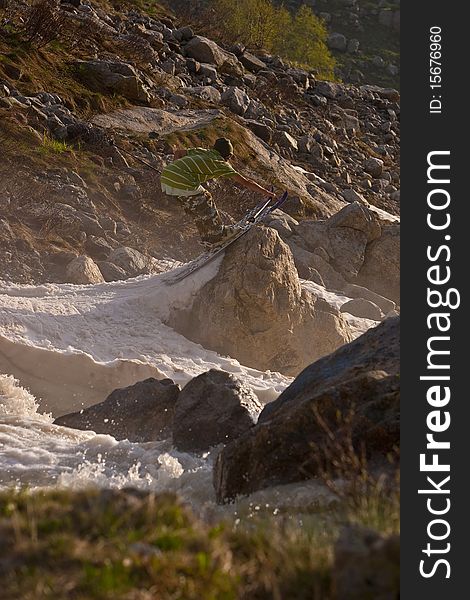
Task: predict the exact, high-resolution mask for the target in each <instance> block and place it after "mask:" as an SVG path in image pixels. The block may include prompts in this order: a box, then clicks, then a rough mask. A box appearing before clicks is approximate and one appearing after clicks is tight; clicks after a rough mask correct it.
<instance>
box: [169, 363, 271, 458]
mask: <svg viewBox="0 0 470 600" xmlns="http://www.w3.org/2000/svg"><path fill="white" fill-rule="evenodd" d="M261 409H262V406H261V405H260V403H259V400H258V398H257V396H256V395H255V393H254V392H253V391H252V390H251V389H250V388H249V387H247V386H246V385H244V384H243V383H242V382H241V381H239V380H238V379H237V378H236V377H235V376H234V375H232V374H231V373H226V372H224V371H217V370H215V369H211V370H210V371H208V372H207V373H203V374H202V375H199V376H198V377H195V378H194V379H192V380H191V381H190V382H189V383H187V384H186V386H185V387H184V388H183V391H182V392H181V394H180V395H179V397H178V401H177V403H176V407H175V413H174V421H173V443H174V445H175V447H176V448H178V450H183V451H186V452H202V451H204V450H208V449H209V448H210V447H212V446H216V445H217V444H220V443H225V444H226V443H227V442H229V441H232V440H234V439H236V438H237V437H238V436H239V435H241V434H242V433H244V432H245V431H246V430H247V429H249V428H250V427H252V426H253V425H254V423H256V421H257V420H258V416H259V413H260V412H261Z"/></svg>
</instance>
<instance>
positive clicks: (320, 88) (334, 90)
mask: <svg viewBox="0 0 470 600" xmlns="http://www.w3.org/2000/svg"><path fill="white" fill-rule="evenodd" d="M340 91H341V88H340V86H339V85H338V84H337V83H333V82H332V81H318V82H317V84H316V86H315V93H317V94H320V95H321V96H324V97H325V98H329V99H330V100H333V99H334V98H336V97H337V96H338V95H339V94H340Z"/></svg>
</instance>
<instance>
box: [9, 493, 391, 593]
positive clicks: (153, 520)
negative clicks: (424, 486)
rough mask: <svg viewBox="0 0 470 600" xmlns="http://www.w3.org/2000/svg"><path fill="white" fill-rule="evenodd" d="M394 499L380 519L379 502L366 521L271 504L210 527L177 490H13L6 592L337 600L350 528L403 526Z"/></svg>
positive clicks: (346, 513) (347, 510)
mask: <svg viewBox="0 0 470 600" xmlns="http://www.w3.org/2000/svg"><path fill="white" fill-rule="evenodd" d="M384 503H385V504H387V501H386V499H385V497H384V496H383V495H382V496H381V499H380V505H381V507H380V510H379V512H380V513H381V515H382V516H381V518H380V519H378V518H377V516H378V515H374V514H372V513H374V512H375V511H376V508H377V503H376V500H372V501H371V502H369V503H364V505H363V508H365V509H366V510H367V511H368V512H369V514H368V517H367V518H365V519H364V517H365V515H364V514H362V515H361V514H359V513H358V514H356V515H354V514H353V513H354V512H355V511H356V509H354V511H351V506H350V505H347V504H343V503H340V504H339V505H338V506H337V507H336V508H335V510H334V511H333V512H331V511H328V512H325V510H324V509H323V512H322V511H320V512H314V513H310V514H308V513H304V514H302V515H299V514H297V515H295V514H289V512H288V511H280V512H279V514H277V515H276V516H274V515H273V512H272V508H271V509H264V511H263V510H260V511H258V512H256V513H255V516H253V515H252V514H246V513H245V514H243V513H241V514H240V513H239V515H238V517H239V518H238V519H237V520H236V521H234V520H233V517H231V518H227V519H226V520H225V521H222V522H219V523H217V524H214V523H211V524H209V523H206V522H204V521H201V520H200V519H198V518H196V517H195V516H194V514H193V513H192V512H191V511H190V510H189V508H188V507H186V506H185V505H183V504H182V503H181V501H179V500H178V499H177V498H176V497H175V496H173V495H170V494H161V495H158V496H155V495H153V494H149V493H144V492H139V491H137V490H123V491H109V490H107V491H103V490H102V491H98V490H95V489H89V490H87V491H79V492H72V491H66V490H62V491H58V490H50V491H47V492H36V493H30V492H28V491H27V490H23V491H10V492H3V493H2V494H0V537H1V538H2V545H1V547H0V571H1V572H2V598H4V599H5V600H13V599H15V600H16V599H17V598H22V599H24V600H33V599H34V600H42V599H43V598H44V599H45V598H51V599H52V598H54V599H59V600H60V599H66V598H67V599H69V598H71V599H80V600H81V599H83V600H85V599H87V600H93V599H100V600H101V599H103V600H105V599H106V600H108V599H109V600H111V599H112V600H120V599H126V600H127V599H129V600H131V599H134V598H142V599H147V598H148V599H149V600H150V599H154V598H158V599H159V600H170V599H171V600H175V599H181V600H202V599H204V600H236V599H244V600H248V599H253V600H255V599H256V600H272V599H278V598H279V599H282V600H291V599H292V600H307V599H308V600H315V599H318V600H327V599H328V598H331V597H332V561H333V544H334V541H335V539H336V538H337V535H338V532H339V529H340V527H341V526H342V525H343V524H344V523H346V522H361V523H365V524H367V525H371V524H372V523H378V524H379V525H381V526H382V527H384V529H385V531H386V532H393V531H396V522H395V521H394V519H392V521H390V520H389V519H390V514H389V513H387V511H388V510H390V509H392V510H393V512H394V511H395V510H396V507H395V506H392V505H390V507H388V508H386V509H385V510H384V506H383V505H384ZM392 504H393V503H392ZM227 514H230V513H227ZM384 515H387V516H386V517H385V520H384V519H383V517H384ZM394 518H395V517H394ZM387 520H388V521H387Z"/></svg>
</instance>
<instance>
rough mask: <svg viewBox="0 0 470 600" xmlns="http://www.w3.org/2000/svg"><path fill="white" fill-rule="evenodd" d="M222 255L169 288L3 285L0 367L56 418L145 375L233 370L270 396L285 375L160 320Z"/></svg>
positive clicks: (186, 298) (159, 281) (181, 377)
mask: <svg viewBox="0 0 470 600" xmlns="http://www.w3.org/2000/svg"><path fill="white" fill-rule="evenodd" d="M220 260H221V259H219V260H215V261H214V262H213V263H212V264H210V265H208V266H207V267H206V268H204V269H201V270H200V271H199V272H198V273H197V274H195V275H193V276H192V277H189V278H187V279H186V280H184V281H182V282H181V283H178V284H175V285H172V286H169V285H166V283H165V281H166V278H167V277H168V274H166V273H163V274H160V275H154V276H142V277H138V278H135V279H132V280H127V281H120V282H116V283H107V284H100V285H91V286H90V285H88V286H78V285H71V284H61V285H56V284H48V285H42V286H37V287H34V286H19V285H15V284H5V285H4V286H3V289H0V312H1V314H0V372H4V373H11V374H13V375H15V376H16V377H18V378H19V379H20V381H21V383H22V384H23V385H25V386H26V387H28V388H29V389H30V390H31V391H32V392H33V393H34V395H35V396H36V397H38V398H39V404H40V406H41V408H43V409H46V410H48V411H51V412H52V413H53V414H54V415H55V416H57V415H60V414H64V413H67V412H70V411H71V410H77V409H79V408H81V407H83V406H89V405H91V404H95V403H96V402H100V401H102V400H104V398H105V397H106V396H107V394H109V393H110V392H111V391H112V390H113V389H116V388H117V387H123V386H126V385H130V384H132V383H135V382H136V381H139V380H142V379H144V378H146V377H151V376H153V377H156V378H158V379H161V378H163V377H170V378H172V379H173V380H174V381H175V382H176V383H179V384H181V385H184V384H185V383H186V382H187V381H189V379H191V378H193V377H194V376H196V375H199V374H200V373H202V372H204V371H207V370H209V369H210V368H219V369H223V370H225V371H229V372H232V373H235V374H237V375H238V376H239V377H241V378H242V379H244V380H245V381H246V383H248V384H249V385H250V386H251V387H253V389H254V390H255V391H256V393H257V394H258V395H259V397H260V399H261V400H262V401H263V402H267V401H270V400H272V399H274V398H275V397H276V396H277V395H278V394H279V393H280V392H281V391H282V390H283V389H284V388H285V387H286V386H287V385H288V383H289V382H290V379H289V378H287V377H284V376H282V375H279V374H277V373H269V372H268V373H262V372H260V371H257V370H256V369H251V368H248V367H244V366H243V365H240V363H239V362H238V361H236V360H234V359H232V358H225V357H222V356H219V355H218V354H216V353H215V352H212V351H208V350H205V349H204V348H202V347H201V346H199V345H198V344H195V343H193V342H191V341H189V340H187V339H186V338H184V337H183V336H181V335H179V334H177V333H176V332H175V331H173V330H172V329H170V328H169V327H167V326H166V325H164V324H163V321H164V320H165V319H167V318H168V315H169V312H170V310H171V309H172V308H175V309H177V308H184V307H186V306H189V305H190V304H191V302H192V299H193V297H194V294H195V293H196V292H197V291H198V290H199V289H200V288H201V286H202V285H204V284H205V283H206V282H207V281H208V280H209V279H211V278H212V277H213V276H214V275H215V273H216V272H217V269H218V266H219V263H220ZM173 272H174V271H173Z"/></svg>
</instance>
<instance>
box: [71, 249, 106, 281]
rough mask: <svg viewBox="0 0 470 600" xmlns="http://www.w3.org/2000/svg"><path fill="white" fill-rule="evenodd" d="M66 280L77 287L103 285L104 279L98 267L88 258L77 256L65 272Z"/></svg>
mask: <svg viewBox="0 0 470 600" xmlns="http://www.w3.org/2000/svg"><path fill="white" fill-rule="evenodd" d="M65 274H66V277H67V280H68V281H69V282H70V283H75V284H77V285H83V284H92V283H103V282H104V278H103V275H102V274H101V271H100V270H99V268H98V265H97V264H96V263H95V261H94V260H93V259H91V258H90V257H89V256H77V258H74V259H73V260H72V261H71V262H70V263H69V264H68V265H67V268H66V270H65Z"/></svg>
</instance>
